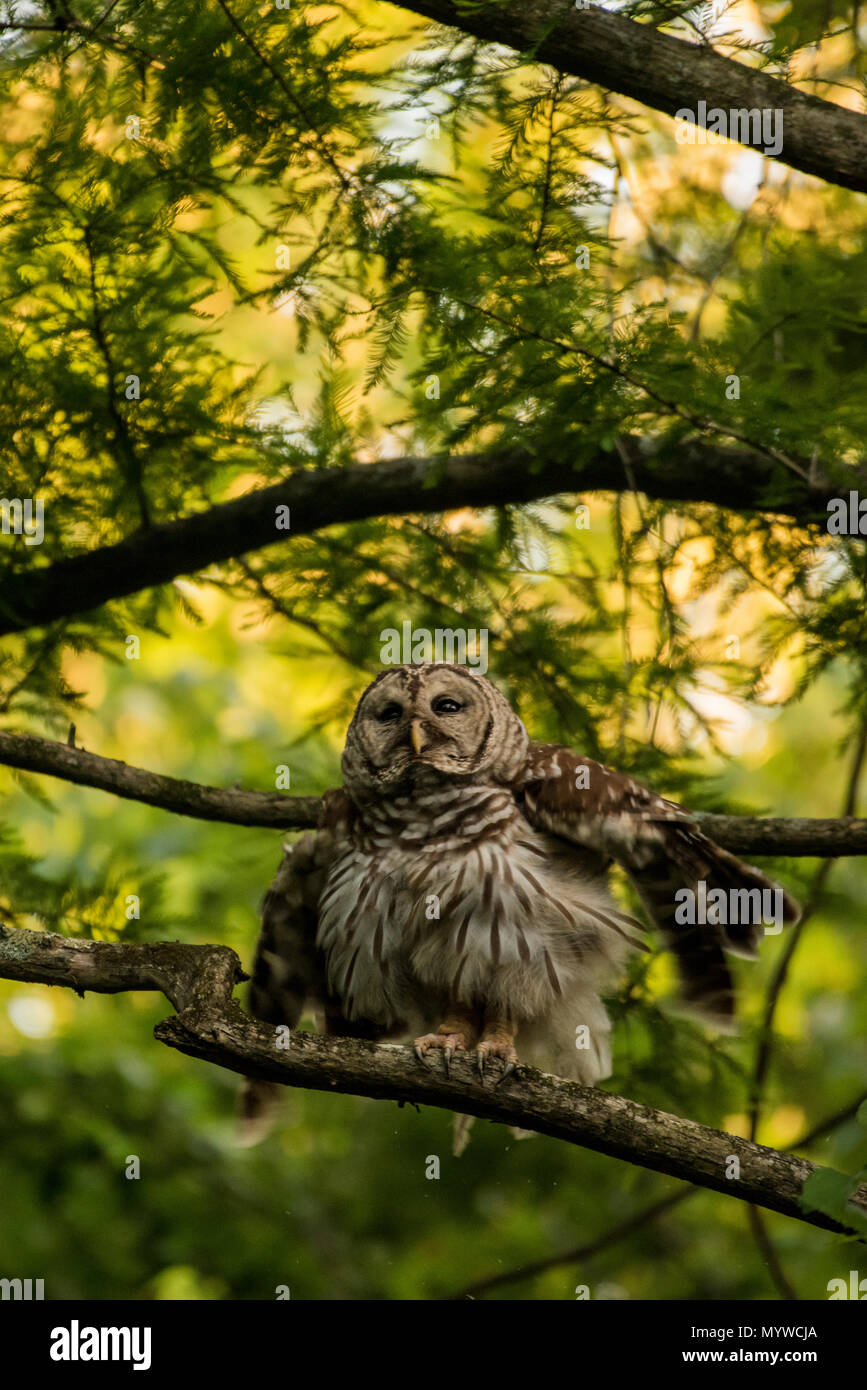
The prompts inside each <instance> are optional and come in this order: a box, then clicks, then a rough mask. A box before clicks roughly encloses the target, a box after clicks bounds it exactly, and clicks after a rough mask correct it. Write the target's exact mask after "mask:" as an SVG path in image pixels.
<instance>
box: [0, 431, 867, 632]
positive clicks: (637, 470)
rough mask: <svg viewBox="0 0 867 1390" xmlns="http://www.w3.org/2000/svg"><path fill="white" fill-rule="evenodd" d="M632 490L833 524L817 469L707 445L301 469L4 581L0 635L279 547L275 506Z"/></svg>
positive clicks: (302, 523) (296, 524)
mask: <svg viewBox="0 0 867 1390" xmlns="http://www.w3.org/2000/svg"><path fill="white" fill-rule="evenodd" d="M624 462H626V463H628V465H629V474H630V477H629V479H627V476H626V472H625V470H624ZM251 466H252V464H251ZM846 478H847V483H846V486H851V487H858V486H859V485H860V486H862V487H863V489H864V490H865V491H867V469H864V470H855V469H852V470H847V473H846ZM840 486H842V484H840V485H838V486H837V488H836V491H839V487H840ZM634 488H637V489H638V490H639V491H641V492H644V493H646V495H647V496H648V497H654V498H659V499H661V500H664V501H681V502H711V503H714V504H715V505H717V506H722V507H726V508H727V509H729V510H731V511H740V512H776V513H780V514H782V515H785V516H790V517H793V518H794V519H795V520H797V521H800V522H802V523H805V524H806V523H810V522H823V523H824V522H826V521H827V517H828V510H827V499H828V497H829V496H832V495H835V492H834V490H833V489H832V490H831V491H830V492H829V489H831V488H832V485H831V484H830V483H829V481H828V479H827V477H826V476H824V475H823V474H822V472H821V470H819V469H815V468H814V470H813V473H812V475H811V477H810V478H800V477H797V476H792V474H791V473H789V472H787V470H786V469H785V468H784V467H783V466H782V465H781V464H779V463H778V462H775V461H774V460H772V459H769V458H767V457H765V456H763V455H762V454H761V453H759V452H758V451H754V450H750V449H745V448H734V447H732V446H731V445H727V444H719V443H716V442H714V441H710V440H705V439H692V440H681V441H678V442H676V443H671V444H666V445H665V446H660V444H659V442H658V441H654V440H651V439H640V438H638V437H636V436H625V437H624V438H623V439H622V440H620V441H619V444H618V448H617V449H616V450H612V451H611V452H607V451H606V450H604V449H601V448H600V449H599V450H598V452H597V454H596V455H595V456H594V457H593V458H592V459H590V460H589V461H586V462H585V463H583V464H581V465H580V466H576V464H575V460H574V456H573V453H572V450H571V448H570V449H567V450H565V451H564V454H563V456H562V457H559V458H546V459H545V460H544V461H541V460H539V459H538V458H534V457H533V455H531V454H530V453H528V452H526V451H525V450H523V449H513V450H509V451H503V452H500V453H492V454H458V455H455V456H453V457H451V458H445V459H436V458H399V459H386V460H382V461H381V462H379V463H375V464H361V465H354V466H352V467H348V468H321V469H305V470H299V471H298V472H296V473H293V474H292V475H291V476H290V477H288V478H286V479H285V480H284V481H282V482H279V483H274V484H272V485H271V486H270V487H266V488H260V489H258V490H257V491H255V492H250V493H247V494H246V495H245V496H243V497H237V498H234V499H233V500H232V501H230V502H222V503H219V504H218V505H216V506H214V507H211V508H209V509H208V510H206V511H202V512H196V513H193V514H192V515H190V516H185V517H182V518H180V519H179V520H177V521H169V522H163V523H162V524H161V525H157V526H153V527H152V528H151V529H150V530H149V531H148V532H147V533H144V532H136V533H135V534H134V535H132V536H129V537H127V538H126V539H125V540H122V541H119V542H118V543H117V544H115V545H110V546H106V547H104V548H102V549H100V550H94V551H90V552H87V553H85V554H82V555H76V556H74V557H72V558H71V559H64V560H58V561H57V562H55V563H54V564H52V565H48V566H46V567H43V568H34V567H31V568H28V569H27V570H24V571H22V572H20V573H13V574H8V575H7V576H6V577H5V579H4V583H3V591H2V595H0V637H2V636H4V635H5V634H7V633H10V632H23V631H25V630H26V629H27V628H31V627H41V626H44V625H45V624H47V623H50V622H54V621H55V620H56V619H58V618H66V617H70V616H72V615H73V614H77V613H86V612H88V611H90V610H91V609H93V608H97V607H99V606H100V605H101V604H104V603H108V602H109V601H110V600H111V599H116V598H123V597H125V596H126V595H128V594H134V593H139V592H140V591H141V590H143V589H148V588H151V587H152V586H153V585H155V584H167V583H169V582H170V581H171V580H173V579H176V578H177V577H178V576H179V575H188V574H195V573H197V572H199V571H201V570H203V569H205V568H206V567H207V566H208V565H212V564H217V563H219V562H220V561H224V560H228V559H231V558H233V557H234V556H237V555H238V554H241V553H244V554H248V553H250V552H251V551H254V550H260V549H261V548H262V547H263V546H267V545H273V544H275V543H276V542H278V541H280V540H283V539H285V536H286V533H285V532H284V531H282V530H281V531H278V530H277V529H276V520H277V515H278V513H277V508H278V507H289V508H290V513H291V533H290V534H295V535H309V534H310V533H311V532H314V531H318V530H320V529H321V528H323V527H326V526H334V525H336V524H338V523H342V522H349V521H360V520H363V519H365V518H368V517H378V516H399V515H406V514H410V513H413V512H439V511H448V510H449V509H452V508H458V507H488V506H501V505H503V504H505V503H507V502H514V503H521V502H531V501H534V500H536V499H538V498H541V497H551V496H554V495H555V494H557V493H561V492H584V491H602V492H605V491H608V492H622V491H632V490H633V489H634Z"/></svg>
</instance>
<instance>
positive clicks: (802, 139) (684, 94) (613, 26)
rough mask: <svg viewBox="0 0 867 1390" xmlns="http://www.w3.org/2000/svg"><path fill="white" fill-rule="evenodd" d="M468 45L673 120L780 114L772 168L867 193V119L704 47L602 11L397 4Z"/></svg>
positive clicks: (537, 4) (415, 0)
mask: <svg viewBox="0 0 867 1390" xmlns="http://www.w3.org/2000/svg"><path fill="white" fill-rule="evenodd" d="M399 3H400V8H401V9H404V10H411V11H413V12H414V13H415V14H420V15H424V16H425V18H427V19H432V20H435V21H436V22H437V23H438V24H446V25H449V26H451V27H452V28H455V29H461V30H463V31H464V33H467V34H473V35H474V36H475V37H476V38H480V39H486V40H489V41H490V42H492V43H499V44H504V45H505V46H506V47H508V48H514V49H518V50H519V51H521V52H527V53H528V56H529V57H530V58H531V59H533V60H534V61H536V62H540V63H550V65H551V66H552V67H554V68H556V69H557V70H558V72H562V73H570V74H572V75H573V76H575V77H583V78H585V79H586V80H587V81H588V82H595V83H598V84H599V85H600V86H601V87H603V88H605V89H606V90H608V91H613V92H619V93H620V94H621V95H622V96H627V97H632V98H634V100H635V101H638V102H641V104H642V105H644V106H650V107H652V108H653V109H654V110H656V111H662V112H664V113H665V114H666V115H669V116H673V115H675V113H676V112H678V111H680V110H687V109H688V110H691V111H693V112H694V113H695V114H696V116H697V114H698V110H699V106H698V103H699V102H700V101H703V102H705V104H706V108H707V110H708V111H710V110H713V109H714V108H719V107H724V108H725V109H726V110H733V109H735V110H742V109H744V108H746V109H748V110H750V109H755V108H758V109H760V110H770V111H775V110H780V111H782V112H783V123H782V128H783V147H782V150H781V151H780V153H779V154H778V155H776V156H773V157H774V158H777V159H780V160H781V161H782V162H783V163H784V164H788V165H789V167H790V168H792V169H800V170H802V171H803V172H804V173H806V174H815V175H816V177H817V178H820V179H825V180H826V181H827V182H828V183H836V184H840V185H841V186H842V187H843V188H853V189H857V190H858V191H859V192H862V193H863V192H867V117H865V116H864V115H862V114H861V113H860V112H858V111H851V110H849V109H848V108H847V107H844V106H837V105H835V104H834V103H833V102H829V101H823V100H822V99H821V98H819V97H815V96H811V95H809V94H808V93H806V92H802V91H799V90H798V89H797V88H796V87H791V86H790V85H789V84H788V83H787V82H784V81H783V80H782V79H781V78H779V77H771V76H769V74H768V73H766V72H762V71H760V70H759V69H757V68H755V67H748V66H747V65H746V64H745V63H740V62H737V61H735V60H734V59H733V58H726V57H724V56H723V55H722V54H720V53H717V52H715V51H714V49H713V48H712V47H711V46H710V45H709V44H696V43H689V42H688V41H686V40H685V39H676V38H673V37H672V36H671V35H670V34H662V33H660V32H659V30H658V29H656V28H654V27H653V25H651V24H639V23H637V22H636V21H635V20H632V19H627V18H626V17H625V16H623V15H618V14H613V13H610V12H609V11H607V10H605V9H603V8H602V7H601V6H600V5H596V4H590V5H589V8H587V9H576V8H575V5H574V0H559V3H555V4H552V3H551V0H520V2H519V3H506V4H503V3H502V0H499V3H496V4H490V5H473V6H468V5H466V4H464V3H461V0H399Z"/></svg>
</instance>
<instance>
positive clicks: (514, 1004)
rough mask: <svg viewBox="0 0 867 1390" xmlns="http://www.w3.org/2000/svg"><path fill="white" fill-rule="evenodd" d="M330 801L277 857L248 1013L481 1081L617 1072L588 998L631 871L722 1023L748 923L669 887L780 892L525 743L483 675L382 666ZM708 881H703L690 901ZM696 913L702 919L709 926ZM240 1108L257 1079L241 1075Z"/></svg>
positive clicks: (586, 771)
mask: <svg viewBox="0 0 867 1390" xmlns="http://www.w3.org/2000/svg"><path fill="white" fill-rule="evenodd" d="M342 769H343V790H342V791H340V792H331V793H328V794H327V795H326V797H325V798H324V804H323V813H322V817H321V820H320V825H319V828H318V830H317V831H316V832H315V833H314V834H310V835H305V836H304V837H303V838H302V839H300V840H299V841H298V842H297V843H295V844H294V845H291V846H287V847H286V850H285V857H284V859H283V862H282V864H281V867H280V869H279V871H278V874H277V877H276V879H275V880H274V883H273V884H272V886H271V889H270V890H269V892H268V894H267V896H266V898H265V902H264V910H263V926H262V933H261V937H260V940H259V946H258V953H257V958H256V964H255V969H254V976H253V984H252V989H251V1010H252V1012H253V1014H254V1015H255V1016H256V1017H258V1018H260V1019H263V1020H265V1021H268V1022H271V1023H274V1024H278V1023H288V1024H289V1025H290V1026H294V1025H295V1024H296V1023H297V1022H298V1020H299V1018H300V1016H301V1013H302V1010H303V1009H304V1008H305V1006H312V1007H313V1008H314V1009H315V1010H317V1012H318V1016H319V1020H320V1023H321V1024H322V1025H323V1026H324V1028H325V1030H326V1031H327V1032H330V1033H336V1034H344V1035H349V1036H355V1037H359V1036H360V1037H367V1038H402V1037H408V1038H414V1039H415V1050H416V1053H417V1055H418V1057H419V1059H420V1060H421V1061H423V1062H425V1064H426V1065H430V1064H431V1063H432V1062H434V1061H435V1060H436V1058H437V1056H438V1055H439V1054H440V1053H441V1054H442V1065H443V1066H445V1068H446V1069H448V1066H449V1063H450V1060H451V1058H452V1057H453V1056H454V1054H455V1052H457V1051H471V1052H474V1054H475V1057H476V1059H477V1065H478V1069H479V1072H480V1073H481V1074H482V1076H483V1077H484V1076H485V1068H486V1067H487V1069H488V1075H493V1076H494V1077H495V1078H496V1079H502V1077H503V1076H504V1075H506V1074H508V1072H510V1071H511V1070H512V1069H513V1068H514V1066H515V1064H516V1062H517V1060H518V1053H517V1047H518V1046H520V1050H521V1058H522V1059H523V1060H526V1061H529V1062H534V1063H536V1064H538V1065H542V1066H543V1067H545V1068H546V1069H548V1070H553V1071H556V1072H558V1073H559V1074H561V1075H566V1076H573V1077H575V1078H577V1079H578V1080H580V1081H582V1082H584V1083H585V1084H587V1085H593V1084H595V1083H596V1082H597V1081H599V1080H601V1079H602V1078H604V1077H605V1076H607V1075H608V1074H609V1071H610V1067H611V1048H610V1037H609V1034H610V1024H609V1021H608V1018H607V1015H606V1012H605V1008H604V1006H603V1003H602V1001H601V995H602V994H604V993H605V992H606V990H609V989H610V988H611V986H612V983H613V981H614V980H615V978H616V975H617V972H618V968H619V967H620V966H621V964H622V962H623V960H624V957H625V955H626V953H627V952H629V951H630V950H632V949H637V948H640V947H641V946H642V944H643V943H642V942H641V940H640V936H639V933H640V932H641V931H642V930H643V928H642V925H641V923H639V922H638V921H636V920H635V919H634V918H633V917H630V916H628V915H627V914H625V913H624V912H623V911H621V909H620V908H619V907H618V906H617V905H616V903H615V901H614V899H613V897H612V896H611V894H610V891H609V888H608V885H607V881H606V875H607V870H608V869H609V867H610V866H611V865H612V863H613V862H617V863H619V864H621V865H622V866H623V868H624V869H625V870H626V872H627V873H628V874H629V875H630V877H631V878H632V880H633V882H634V884H635V886H636V888H637V890H638V894H639V897H640V899H641V901H642V903H643V906H644V908H645V909H646V911H647V914H648V916H649V917H650V919H651V920H652V921H653V922H654V923H655V925H656V926H657V927H658V928H659V930H660V931H661V932H662V934H663V939H664V940H665V942H666V944H667V945H668V946H669V947H670V948H671V949H672V950H673V952H674V954H675V956H676V958H677V961H678V964H679V967H680V974H681V977H682V981H683V988H684V994H685V997H686V1000H687V1001H688V1002H689V1003H691V1004H692V1005H693V1006H696V1007H698V1008H700V1009H701V1010H703V1011H704V1013H705V1014H706V1015H709V1016H711V1018H712V1019H713V1020H715V1021H716V1023H717V1024H719V1025H725V1024H726V1023H728V1022H730V1021H731V1019H732V1016H733V1010H734V1004H733V989H732V980H731V976H730V974H729V969H728V966H727V963H726V959H725V952H726V951H732V952H735V953H739V954H744V955H748V956H754V955H755V948H756V945H757V943H758V940H759V937H760V935H761V933H762V921H761V918H760V917H759V916H758V915H757V914H756V913H755V912H753V913H748V914H740V913H735V914H732V915H733V916H734V917H735V918H736V919H737V918H738V917H740V916H741V915H747V916H748V917H750V919H751V920H749V921H747V922H743V921H738V920H734V921H732V920H729V921H727V922H726V921H725V918H726V916H728V914H726V913H722V914H720V913H719V912H717V913H707V914H706V915H707V917H708V918H712V917H714V916H715V917H716V918H717V919H719V918H720V917H721V918H722V919H723V920H717V921H713V920H709V921H708V922H707V923H706V924H702V923H701V922H693V923H692V924H685V925H684V924H682V923H681V921H680V920H679V918H680V916H681V915H682V914H679V913H678V912H677V910H676V895H677V894H678V892H679V890H682V889H690V890H692V891H694V892H695V893H696V894H697V895H700V894H701V892H703V893H704V895H705V898H707V897H709V895H710V894H711V892H712V891H713V890H714V889H716V890H719V889H722V890H723V891H724V892H725V893H726V894H729V893H730V892H735V893H740V894H741V895H743V894H744V893H746V895H747V897H748V900H749V902H750V903H753V902H754V899H753V897H751V896H749V895H750V894H753V893H755V890H756V889H758V890H759V892H761V891H762V890H765V891H767V890H769V889H772V890H774V891H775V892H776V893H777V894H778V895H779V896H778V898H777V901H778V902H780V903H782V917H783V920H786V921H791V920H793V919H794V918H795V917H796V916H797V908H796V905H795V904H794V903H793V902H792V900H791V899H790V898H789V897H788V895H786V894H784V893H783V892H782V890H780V889H778V888H777V887H776V885H774V884H772V883H770V882H769V880H768V879H767V878H765V876H764V875H763V874H762V873H760V872H759V870H757V869H755V868H753V867H751V866H750V865H748V864H744V863H742V862H741V861H740V860H738V859H736V858H735V857H734V856H733V855H732V854H729V853H728V852H727V851H726V850H724V849H722V848H720V847H719V846H718V845H715V844H714V843H712V841H710V840H709V839H708V838H707V837H706V836H705V835H703V834H702V833H701V832H700V831H699V830H698V829H696V828H695V826H694V824H693V823H692V821H691V820H690V818H689V816H688V815H687V813H686V812H685V811H684V810H683V809H682V808H681V807H679V806H677V805H676V804H675V803H673V802H671V801H666V800H664V799H663V798H662V797H660V796H658V795H656V794H655V793H654V792H652V791H650V790H648V789H647V788H646V787H643V786H641V785H640V784H639V783H638V782H636V781H634V780H633V779H632V778H631V777H627V776H623V775H621V774H620V773H617V772H614V771H612V770H611V769H609V768H606V767H603V766H602V765H601V764H600V763H597V762H594V761H592V760H591V759H589V758H585V757H582V756H580V755H579V754H576V753H572V752H570V751H569V749H567V748H563V747H559V746H557V745H551V744H548V745H543V744H538V743H534V742H532V741H531V739H530V738H529V736H528V734H527V731H526V729H525V728H524V725H523V724H522V722H521V720H520V719H519V718H518V716H517V715H516V714H515V712H514V711H513V710H512V708H511V706H510V705H509V704H508V702H507V701H506V699H505V698H504V697H503V695H502V694H501V693H500V692H499V691H498V690H497V689H496V687H495V686H494V685H492V684H491V682H490V681H488V680H486V679H484V678H483V677H481V676H479V675H477V674H475V673H474V672H472V671H470V670H468V669H467V668H466V667H463V666H456V665H450V664H446V663H432V664H420V665H408V666H398V667H391V668H388V669H387V670H385V671H383V672H382V674H381V675H380V676H378V677H377V679H376V680H375V681H373V683H372V684H371V685H370V686H368V688H367V689H366V690H365V691H364V693H363V695H362V696H361V699H360V700H359V702H358V705H357V707H356V710H355V714H354V716H353V719H352V722H351V724H350V726H349V731H348V734H347V738H346V748H345V751H344V754H343V762H342ZM702 885H703V889H702ZM700 915H701V914H700ZM249 1086H250V1089H249V1091H248V1114H250V1115H254V1114H255V1110H256V1104H257V1087H258V1088H259V1089H260V1091H261V1089H262V1088H261V1083H255V1082H254V1083H249Z"/></svg>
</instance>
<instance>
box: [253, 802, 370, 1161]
mask: <svg viewBox="0 0 867 1390" xmlns="http://www.w3.org/2000/svg"><path fill="white" fill-rule="evenodd" d="M322 800H323V807H322V814H321V816H320V822H319V827H318V829H317V830H316V831H315V832H313V833H312V834H309V835H302V836H301V838H300V839H299V840H296V841H295V843H294V844H291V845H284V846H283V859H282V861H281V863H280V867H279V868H278V870H277V874H276V877H275V878H274V880H273V882H272V884H271V886H270V888H269V889H268V891H267V893H266V894H265V897H264V898H263V900H262V929H261V931H260V933H259V940H258V942H257V945H256V956H255V961H254V965H253V978H252V983H251V985H250V995H249V1011H250V1013H251V1014H252V1015H253V1017H254V1018H257V1019H259V1020H261V1022H263V1023H270V1024H273V1025H274V1027H275V1028H276V1027H277V1026H278V1025H280V1024H287V1025H288V1026H289V1028H290V1029H291V1028H295V1027H297V1025H298V1023H299V1022H300V1020H301V1016H302V1014H303V1013H304V1010H305V1008H313V1009H314V1011H315V1013H316V1016H317V1023H318V1026H319V1027H320V1028H321V1029H322V1031H323V1032H325V1033H329V1034H340V1035H342V1036H352V1037H363V1038H373V1037H376V1036H378V1033H377V1030H376V1029H375V1028H374V1026H373V1025H371V1024H368V1023H366V1022H365V1021H364V1020H353V1022H352V1023H349V1022H348V1021H347V1020H346V1019H345V1018H344V1017H343V1015H342V1013H341V1009H340V1003H339V1001H338V1000H336V999H335V998H334V997H333V996H332V995H331V994H330V992H329V990H328V986H327V982H326V976H325V962H324V959H323V956H322V953H321V951H319V950H318V948H317V946H316V932H317V928H318V925H319V898H320V895H321V893H322V888H323V885H324V882H325V878H326V875H327V873H328V869H329V866H330V865H331V863H332V862H333V860H334V858H335V857H336V855H337V854H338V853H339V850H340V847H341V845H342V844H343V842H344V840H345V837H346V835H347V834H348V831H349V826H350V824H351V821H352V819H353V817H354V814H355V807H354V805H353V803H352V801H351V800H350V798H349V797H348V796H347V795H346V794H345V793H344V792H342V791H339V792H326V793H325V796H324V797H323V799H322ZM280 1090H281V1088H280V1087H279V1086H276V1085H274V1084H273V1083H271V1082H269V1081H260V1080H256V1079H254V1078H252V1077H247V1078H246V1079H245V1082H244V1087H243V1090H242V1093H241V1142H242V1143H248V1144H249V1143H255V1142H256V1141H257V1140H258V1139H260V1138H262V1136H263V1135H264V1134H265V1133H266V1132H267V1129H268V1127H269V1123H270V1118H271V1114H272V1112H273V1109H274V1103H275V1100H276V1099H277V1097H278V1096H279V1094H280Z"/></svg>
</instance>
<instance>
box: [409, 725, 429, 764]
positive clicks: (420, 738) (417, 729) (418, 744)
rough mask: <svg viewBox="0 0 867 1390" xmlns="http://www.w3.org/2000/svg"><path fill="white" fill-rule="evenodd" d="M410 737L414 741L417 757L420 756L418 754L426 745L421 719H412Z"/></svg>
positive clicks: (414, 750)
mask: <svg viewBox="0 0 867 1390" xmlns="http://www.w3.org/2000/svg"><path fill="white" fill-rule="evenodd" d="M409 737H410V742H411V743H412V747H413V752H414V753H415V755H416V757H418V755H419V754H420V753H421V752H422V750H423V749H424V748H425V747H426V744H425V739H424V730H423V729H422V727H421V720H420V719H414V720H413V721H412V724H411V725H410V730H409Z"/></svg>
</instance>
